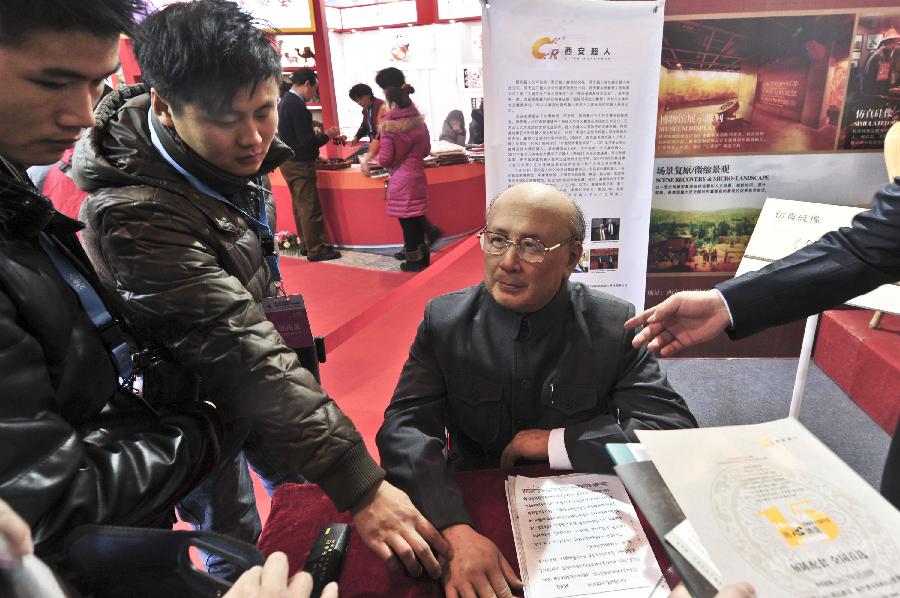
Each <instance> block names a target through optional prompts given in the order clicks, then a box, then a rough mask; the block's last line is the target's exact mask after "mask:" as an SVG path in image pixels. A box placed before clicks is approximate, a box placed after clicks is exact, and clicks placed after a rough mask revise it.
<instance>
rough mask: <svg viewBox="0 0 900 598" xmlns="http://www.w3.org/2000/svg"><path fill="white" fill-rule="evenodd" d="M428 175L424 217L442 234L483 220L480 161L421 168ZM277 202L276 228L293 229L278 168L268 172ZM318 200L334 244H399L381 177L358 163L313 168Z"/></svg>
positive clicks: (478, 224)
mask: <svg viewBox="0 0 900 598" xmlns="http://www.w3.org/2000/svg"><path fill="white" fill-rule="evenodd" d="M425 176H426V178H427V180H428V212H427V214H426V215H427V216H428V219H429V220H430V221H431V222H432V223H434V224H435V225H437V226H439V227H440V228H441V229H443V231H444V236H445V237H446V238H452V237H455V236H460V235H463V234H465V233H470V232H472V231H475V230H477V229H479V228H481V227H482V226H484V213H485V207H486V203H485V187H484V164H479V163H474V162H473V163H469V164H454V165H451V166H437V167H433V168H426V169H425ZM271 180H272V190H273V192H274V195H275V202H276V205H277V208H278V226H277V229H278V230H290V231H292V232H297V227H296V225H295V224H294V217H293V211H292V209H291V196H290V192H289V190H288V188H287V184H286V183H285V181H284V178H283V177H282V176H281V172H280V171H275V172H274V173H273V175H272V177H271ZM317 182H318V188H319V200H320V201H321V203H322V211H323V213H324V215H325V224H326V226H327V228H328V238H329V240H330V241H331V242H332V243H333V244H334V245H336V246H339V247H351V248H354V247H356V248H367V247H368V248H374V247H390V246H397V247H399V246H400V245H402V243H403V234H402V232H401V230H400V223H399V222H398V221H397V219H396V218H389V217H388V216H387V214H386V213H385V205H384V202H385V186H384V185H385V182H387V178H386V177H384V178H376V179H372V178H369V177H367V176H365V175H364V174H362V172H360V170H359V169H358V168H352V169H345V170H319V171H318V174H317Z"/></svg>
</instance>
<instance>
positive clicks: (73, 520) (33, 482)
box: [0, 293, 218, 550]
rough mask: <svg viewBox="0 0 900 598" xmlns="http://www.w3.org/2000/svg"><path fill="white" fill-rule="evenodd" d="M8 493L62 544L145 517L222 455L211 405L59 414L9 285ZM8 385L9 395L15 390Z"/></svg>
mask: <svg viewBox="0 0 900 598" xmlns="http://www.w3.org/2000/svg"><path fill="white" fill-rule="evenodd" d="M0 371H2V372H15V375H14V376H8V377H6V378H5V379H4V394H5V396H7V397H8V398H10V399H11V398H12V397H22V398H25V399H27V400H4V402H3V404H2V405H0V498H2V499H3V500H5V501H6V502H8V503H9V504H10V506H12V508H13V509H14V510H15V511H16V512H18V513H19V514H20V515H21V516H22V517H23V518H24V519H25V521H27V522H28V524H29V525H30V526H31V528H32V534H33V536H34V540H35V543H36V544H37V545H38V548H39V550H40V548H41V545H42V544H43V545H47V544H55V543H56V542H58V541H59V540H61V538H62V535H63V534H64V533H66V532H67V531H68V530H70V529H71V528H72V527H74V526H76V525H79V524H82V523H98V524H103V523H114V524H116V525H140V524H142V523H144V522H145V521H147V520H152V519H153V518H154V517H159V515H160V514H161V513H163V512H165V511H166V510H168V509H169V508H171V506H172V504H174V503H175V502H176V501H177V500H179V499H180V498H182V497H183V496H184V495H185V494H187V492H188V491H189V490H190V489H191V488H192V487H193V486H194V485H195V484H196V483H197V482H198V481H199V480H200V478H201V477H202V476H204V475H205V474H206V473H208V472H209V471H210V470H211V469H212V467H213V466H214V464H215V462H216V460H217V459H218V441H217V437H216V428H215V426H214V425H213V420H214V415H212V414H210V413H209V412H208V411H206V410H205V409H204V407H197V408H196V409H194V410H192V411H191V412H189V413H188V412H184V413H177V414H176V413H170V414H168V415H162V416H159V417H157V416H155V415H153V414H152V413H150V412H149V411H146V412H145V411H142V410H135V411H128V412H122V411H118V412H116V413H105V414H104V415H103V417H102V418H99V419H97V420H94V421H91V422H88V423H87V424H85V425H83V426H81V427H79V428H78V429H76V428H75V427H73V426H72V425H71V424H70V423H69V422H68V421H66V419H64V418H63V416H62V415H61V414H60V412H59V409H58V405H59V399H58V397H56V395H55V391H54V390H53V386H52V383H51V377H50V373H49V372H48V370H47V366H46V362H45V361H44V354H43V351H42V348H41V345H40V343H39V342H38V340H37V339H35V338H34V337H32V336H31V335H30V334H29V333H28V332H26V331H25V330H24V329H22V328H21V327H20V326H19V325H18V324H17V320H16V316H15V307H14V306H13V304H12V302H11V301H10V300H9V298H8V297H7V296H6V295H5V294H3V293H0ZM6 393H9V394H6Z"/></svg>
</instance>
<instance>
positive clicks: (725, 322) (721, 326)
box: [625, 291, 731, 357]
mask: <svg viewBox="0 0 900 598" xmlns="http://www.w3.org/2000/svg"><path fill="white" fill-rule="evenodd" d="M730 323H731V322H730V321H729V318H728V308H727V307H726V305H725V302H724V301H723V300H722V297H721V296H719V293H717V292H716V291H683V292H681V293H675V294H674V295H672V296H671V297H669V298H668V299H666V300H665V301H663V302H662V303H660V304H659V305H657V306H656V307H651V308H650V309H648V310H646V311H644V312H643V313H640V314H638V315H636V316H635V317H633V318H631V319H630V320H628V321H627V322H625V328H627V329H629V330H630V329H632V328H637V327H638V326H640V325H642V324H643V325H645V326H646V328H644V329H643V330H641V331H640V332H639V333H638V334H637V335H635V337H634V340H633V341H632V342H631V344H632V345H633V346H634V347H635V348H637V347H640V346H641V345H644V344H646V345H647V349H648V350H650V351H651V352H653V353H659V354H660V355H662V356H663V357H669V356H671V355H674V354H675V353H677V352H679V351H681V350H682V349H687V348H688V347H692V346H694V345H697V344H699V343H703V342H706V341H708V340H710V339H712V338H715V337H716V336H718V335H719V334H721V333H722V332H723V331H724V330H725V329H726V328H727V327H728V326H729V324H730Z"/></svg>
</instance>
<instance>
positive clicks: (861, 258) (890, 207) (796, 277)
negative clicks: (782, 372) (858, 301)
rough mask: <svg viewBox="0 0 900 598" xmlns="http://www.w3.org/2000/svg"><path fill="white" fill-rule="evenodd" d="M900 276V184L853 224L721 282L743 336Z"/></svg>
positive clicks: (734, 334) (732, 332)
mask: <svg viewBox="0 0 900 598" xmlns="http://www.w3.org/2000/svg"><path fill="white" fill-rule="evenodd" d="M898 279H900V185H897V184H896V183H892V184H890V185H886V186H885V187H883V188H882V189H881V190H880V191H879V192H878V193H877V194H876V195H875V198H874V200H873V203H872V209H871V210H868V211H866V212H862V213H860V214H858V215H857V216H856V217H855V218H854V219H853V224H852V226H850V227H844V228H841V229H839V230H836V231H833V232H830V233H828V234H826V235H825V236H823V237H822V238H821V239H819V240H818V241H816V242H815V243H813V244H811V245H807V246H806V247H804V248H803V249H800V250H799V251H796V252H794V253H792V254H791V255H789V256H787V257H785V258H782V259H780V260H778V261H776V262H773V263H771V264H769V265H768V266H766V267H765V268H762V269H761V270H758V271H756V272H749V273H747V274H744V275H743V276H740V277H738V278H733V279H731V280H727V281H725V282H723V283H720V284H718V285H716V288H717V289H718V290H719V291H721V292H722V295H723V296H724V297H725V300H726V301H727V302H728V307H729V308H730V310H731V315H732V317H733V318H734V327H733V328H730V329H728V334H729V336H731V338H733V339H739V338H744V337H746V336H749V335H751V334H755V333H757V332H759V331H761V330H763V329H765V328H768V327H770V326H777V325H779V324H784V323H786V322H790V321H792V320H796V319H799V318H803V317H806V316H809V315H812V314H815V313H818V312H820V311H822V310H825V309H828V308H830V307H834V306H836V305H840V304H841V303H843V302H844V301H847V300H849V299H852V298H854V297H856V296H858V295H862V294H864V293H867V292H869V291H871V290H873V289H875V288H877V287H879V286H881V285H883V284H886V283H891V282H896V281H897V280H898Z"/></svg>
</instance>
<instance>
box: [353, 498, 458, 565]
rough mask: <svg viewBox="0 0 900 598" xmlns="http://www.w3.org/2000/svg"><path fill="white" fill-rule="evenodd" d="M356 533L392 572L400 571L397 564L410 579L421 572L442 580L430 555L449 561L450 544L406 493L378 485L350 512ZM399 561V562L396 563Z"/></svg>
mask: <svg viewBox="0 0 900 598" xmlns="http://www.w3.org/2000/svg"><path fill="white" fill-rule="evenodd" d="M352 512H353V521H354V523H355V524H356V530H357V531H358V532H359V535H360V536H362V539H363V542H365V543H366V545H367V546H368V547H369V548H371V549H372V551H373V552H374V553H375V554H376V555H378V557H379V558H380V559H381V560H383V561H385V563H387V566H388V568H389V569H390V570H391V571H395V572H398V571H400V563H401V562H402V563H403V567H405V568H406V571H407V572H408V573H409V574H410V575H412V576H413V577H418V576H419V575H421V573H422V568H423V567H424V568H425V571H426V572H427V573H428V575H430V576H431V577H432V578H434V579H438V578H439V577H440V576H441V565H440V563H438V560H437V558H435V555H434V554H433V553H432V552H431V549H432V548H433V549H434V550H435V551H436V552H437V553H438V556H442V557H444V559H446V560H450V559H451V558H453V557H452V551H451V549H450V544H448V543H447V541H446V540H445V539H444V537H443V536H442V535H441V533H440V532H439V531H437V529H435V527H434V526H433V525H431V523H429V522H428V521H427V520H426V519H425V518H424V517H423V516H422V514H421V513H419V511H418V509H416V507H414V506H413V504H412V502H410V500H409V497H408V496H407V495H406V493H405V492H403V491H402V490H399V489H398V488H395V487H394V486H392V485H391V484H389V483H388V482H381V483H380V484H379V485H378V486H376V487H375V488H374V489H373V490H372V491H371V492H369V494H367V495H366V496H365V497H364V498H363V499H362V500H361V501H360V502H359V504H358V505H356V506H354V507H353V509H352ZM398 559H399V561H398Z"/></svg>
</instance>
